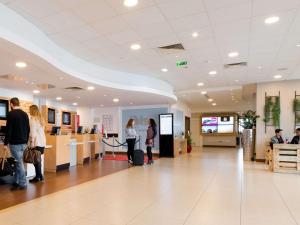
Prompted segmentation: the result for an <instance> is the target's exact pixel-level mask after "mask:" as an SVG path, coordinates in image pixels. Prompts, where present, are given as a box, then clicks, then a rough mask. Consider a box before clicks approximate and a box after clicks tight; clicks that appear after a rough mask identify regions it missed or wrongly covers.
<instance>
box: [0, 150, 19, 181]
mask: <svg viewBox="0 0 300 225" xmlns="http://www.w3.org/2000/svg"><path fill="white" fill-rule="evenodd" d="M7 156H8V150H4V149H3V150H1V151H0V177H5V176H7V175H10V176H13V175H14V174H15V172H16V160H15V159H14V158H13V157H7Z"/></svg>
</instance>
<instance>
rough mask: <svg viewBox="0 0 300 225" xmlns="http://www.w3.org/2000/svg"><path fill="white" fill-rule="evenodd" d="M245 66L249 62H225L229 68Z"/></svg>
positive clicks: (225, 66)
mask: <svg viewBox="0 0 300 225" xmlns="http://www.w3.org/2000/svg"><path fill="white" fill-rule="evenodd" d="M244 66H247V62H238V63H229V64H225V65H224V68H225V69H229V68H238V67H244Z"/></svg>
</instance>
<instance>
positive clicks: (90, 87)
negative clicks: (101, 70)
mask: <svg viewBox="0 0 300 225" xmlns="http://www.w3.org/2000/svg"><path fill="white" fill-rule="evenodd" d="M87 89H88V90H89V91H92V90H95V87H93V86H89V87H88V88H87Z"/></svg>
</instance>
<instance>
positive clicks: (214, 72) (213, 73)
mask: <svg viewBox="0 0 300 225" xmlns="http://www.w3.org/2000/svg"><path fill="white" fill-rule="evenodd" d="M208 74H209V75H216V74H217V71H215V70H212V71H209V73H208Z"/></svg>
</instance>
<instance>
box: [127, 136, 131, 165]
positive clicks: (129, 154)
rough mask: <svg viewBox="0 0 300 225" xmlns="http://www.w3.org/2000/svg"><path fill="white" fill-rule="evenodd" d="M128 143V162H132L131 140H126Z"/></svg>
mask: <svg viewBox="0 0 300 225" xmlns="http://www.w3.org/2000/svg"><path fill="white" fill-rule="evenodd" d="M126 142H127V158H128V162H130V160H132V159H131V152H130V139H127V140H126Z"/></svg>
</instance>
